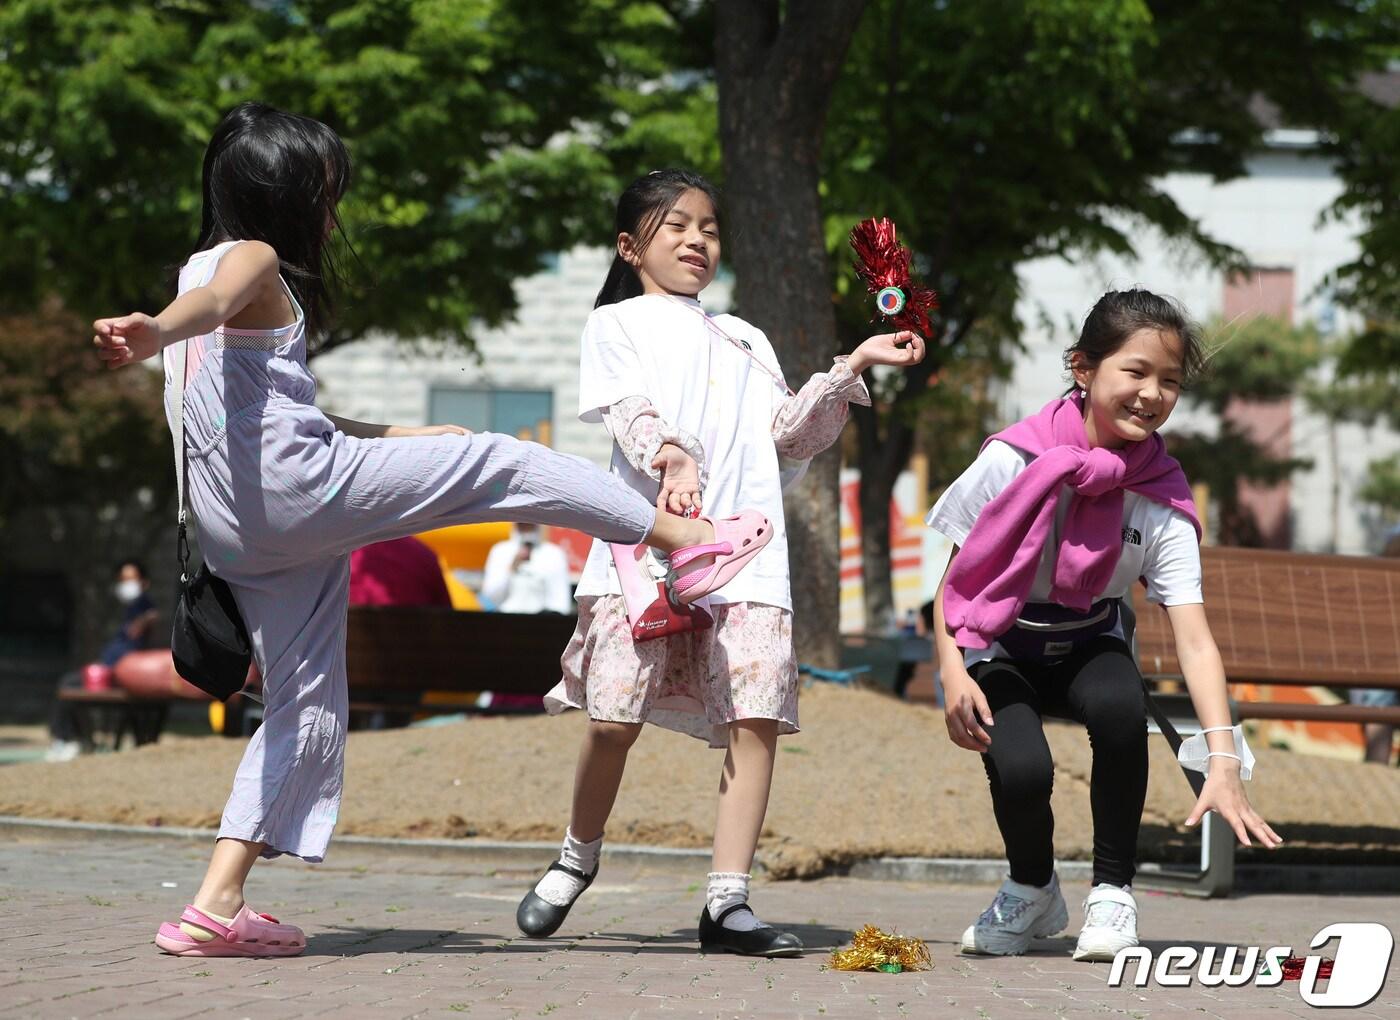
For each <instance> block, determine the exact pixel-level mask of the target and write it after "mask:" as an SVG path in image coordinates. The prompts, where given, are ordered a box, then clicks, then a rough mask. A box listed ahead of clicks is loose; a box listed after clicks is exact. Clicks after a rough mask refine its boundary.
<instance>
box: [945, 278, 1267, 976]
mask: <svg viewBox="0 0 1400 1020" xmlns="http://www.w3.org/2000/svg"><path fill="white" fill-rule="evenodd" d="M1065 361H1066V365H1067V366H1068V368H1069V370H1070V372H1071V374H1072V376H1073V379H1074V383H1075V389H1074V390H1073V391H1072V394H1071V395H1070V396H1066V397H1064V398H1061V399H1058V400H1054V401H1051V403H1050V404H1048V405H1046V407H1045V408H1044V409H1043V410H1042V411H1040V412H1039V413H1038V414H1036V415H1033V416H1031V417H1030V418H1027V419H1025V420H1024V421H1022V422H1019V423H1018V424H1016V425H1013V426H1012V427H1011V428H1009V429H1006V430H1005V431H1003V432H1000V433H998V434H997V435H995V436H993V437H992V438H991V439H989V440H988V441H987V443H986V444H985V445H984V446H983V448H982V453H981V454H980V455H979V456H978V458H977V460H976V461H975V462H974V463H973V464H972V466H971V467H970V468H968V469H967V471H965V472H964V473H963V474H962V476H961V477H959V478H958V480H957V481H955V482H954V483H953V484H952V485H951V486H950V487H949V488H948V490H947V491H946V492H945V493H944V494H943V497H942V498H941V499H939V501H938V503H937V505H935V506H934V508H933V510H932V511H931V512H930V514H929V517H928V524H929V526H930V527H932V528H934V529H936V530H937V531H939V532H941V533H942V534H944V535H946V536H947V537H948V538H949V539H951V540H952V541H953V543H954V545H955V548H954V553H953V559H952V560H951V561H950V562H949V566H948V570H947V573H946V574H945V575H944V580H943V584H942V586H941V587H940V589H939V594H938V599H937V603H936V605H935V619H938V620H942V621H944V626H941V627H937V628H935V641H936V643H937V646H938V657H939V664H940V668H941V671H942V679H943V691H944V697H945V705H946V709H945V712H946V721H947V725H948V735H949V737H950V739H952V741H953V742H954V743H955V744H957V745H958V746H959V747H965V748H967V749H969V750H973V751H978V752H980V753H981V754H982V756H983V762H984V764H985V766H986V770H987V777H988V779H989V780H990V782H991V792H992V807H993V810H994V812H995V814H996V819H997V825H998V827H999V828H1000V830H1001V834H1002V838H1003V840H1004V841H1005V843H1006V855H1007V859H1008V861H1009V862H1010V865H1011V868H1010V871H1011V874H1010V877H1009V878H1008V879H1007V880H1006V882H1005V883H1003V885H1002V887H1001V889H1000V890H999V891H998V893H997V895H996V898H995V900H994V901H993V902H992V905H991V906H990V907H988V908H987V910H986V911H984V912H983V914H982V915H981V916H980V917H979V918H978V919H977V921H976V922H975V923H974V924H973V925H972V926H971V927H969V928H968V929H967V931H966V932H965V933H964V934H963V938H962V948H963V950H964V951H965V952H970V953H988V954H993V955H1012V954H1019V953H1022V952H1025V950H1026V949H1027V948H1028V947H1029V945H1030V943H1031V940H1032V939H1033V938H1036V937H1043V936H1048V935H1053V934H1055V933H1057V932H1059V931H1061V930H1063V929H1064V928H1065V926H1066V925H1067V924H1068V923H1069V914H1068V910H1067V908H1066V906H1065V902H1064V897H1063V896H1062V895H1061V893H1060V887H1059V882H1058V880H1057V879H1056V877H1055V870H1054V846H1053V842H1052V837H1053V834H1054V818H1053V816H1052V814H1051V811H1050V789H1051V785H1052V782H1053V779H1054V766H1053V762H1052V761H1051V757H1050V748H1049V745H1048V744H1047V743H1046V740H1045V734H1044V732H1043V730H1042V727H1041V718H1042V716H1043V715H1056V716H1062V717H1066V718H1069V719H1073V720H1075V721H1077V722H1081V723H1083V724H1084V725H1085V726H1086V728H1087V729H1088V731H1089V741H1090V744H1091V746H1092V748H1093V755H1094V764H1093V772H1092V775H1091V777H1090V781H1089V796H1090V801H1091V805H1092V811H1093V819H1094V879H1093V881H1094V886H1093V889H1092V890H1091V891H1090V893H1089V897H1088V899H1087V900H1086V901H1085V905H1084V907H1085V920H1084V928H1083V930H1082V931H1081V933H1080V936H1079V941H1078V944H1077V946H1076V948H1075V953H1074V958H1075V959H1077V960H1111V959H1113V957H1114V955H1115V954H1116V953H1117V952H1118V951H1119V950H1121V949H1124V948H1126V947H1128V946H1134V945H1137V943H1138V938H1137V904H1136V902H1135V901H1134V899H1133V896H1132V891H1131V884H1132V880H1133V876H1134V867H1135V860H1136V856H1137V837H1138V828H1139V826H1140V824H1141V821H1142V808H1143V801H1144V798H1145V797H1146V793H1147V725H1146V703H1145V701H1144V687H1143V683H1142V678H1141V674H1140V673H1139V672H1138V669H1137V666H1136V664H1135V663H1134V660H1133V656H1132V652H1131V651H1130V650H1129V648H1128V646H1127V644H1126V643H1125V641H1124V637H1125V635H1124V628H1123V624H1122V622H1121V621H1120V619H1119V611H1120V603H1119V600H1120V599H1126V598H1127V597H1128V595H1129V591H1130V589H1131V587H1132V585H1133V583H1134V582H1135V581H1137V580H1138V579H1139V578H1140V579H1142V581H1143V582H1144V583H1145V584H1146V586H1147V598H1148V600H1149V601H1151V602H1155V603H1158V604H1159V605H1162V606H1164V607H1165V609H1166V612H1167V616H1168V619H1169V620H1170V622H1171V627H1172V632H1173V634H1174V636H1175V640H1176V648H1177V656H1178V658H1179V660H1180V662H1181V667H1182V671H1183V673H1184V675H1185V679H1186V685H1187V688H1188V689H1189V690H1190V693H1191V700H1192V703H1193V704H1194V706H1195V708H1196V713H1197V715H1198V717H1199V719H1200V721H1201V725H1202V727H1203V728H1205V731H1206V733H1205V737H1206V742H1207V744H1208V746H1209V749H1210V750H1209V757H1208V759H1207V761H1208V774H1207V778H1206V780H1205V785H1204V788H1203V789H1202V792H1201V794H1200V797H1199V799H1198V800H1197V803H1196V806H1195V809H1194V810H1193V811H1192V812H1191V815H1190V817H1189V818H1188V819H1187V824H1188V825H1194V824H1195V823H1196V822H1197V821H1199V820H1200V818H1201V816H1202V815H1204V814H1205V812H1206V811H1207V810H1214V811H1217V812H1219V813H1220V815H1221V817H1222V818H1223V819H1224V820H1225V821H1226V822H1227V823H1228V824H1230V825H1231V826H1232V827H1233V828H1234V830H1235V832H1236V834H1237V835H1238V836H1239V839H1240V841H1241V842H1242V843H1245V844H1246V845H1247V844H1248V843H1249V834H1250V833H1253V835H1254V836H1255V837H1256V838H1257V839H1258V840H1259V841H1260V842H1261V843H1262V844H1263V845H1264V846H1266V847H1269V848H1272V847H1275V846H1277V845H1278V844H1279V843H1280V842H1281V841H1280V840H1279V838H1278V836H1277V834H1276V833H1275V832H1274V831H1273V829H1271V828H1270V827H1269V826H1268V824H1267V823H1265V822H1264V820H1263V819H1262V818H1260V817H1259V815H1258V814H1256V813H1255V811H1254V809H1253V808H1251V807H1250V805H1249V800H1248V798H1247V797H1246V796H1245V793H1244V788H1243V786H1242V785H1241V782H1240V780H1241V770H1242V766H1243V765H1244V762H1243V761H1241V756H1242V755H1243V757H1245V758H1248V755H1247V754H1244V750H1243V737H1242V736H1237V735H1232V733H1231V732H1230V731H1231V726H1230V711H1229V707H1228V703H1227V700H1226V690H1225V674H1224V670H1223V669H1222V667H1221V663H1220V653H1219V652H1218V651H1217V649H1216V647H1215V641H1214V639H1213V638H1212V637H1211V633H1210V628H1209V626H1208V625H1207V623H1206V615H1205V608H1204V606H1203V605H1202V598H1201V558H1200V550H1199V548H1198V535H1199V524H1198V523H1197V520H1196V514H1195V507H1194V504H1193V503H1192V500H1191V492H1190V487H1189V486H1188V485H1187V483H1186V478H1185V476H1184V475H1183V474H1182V472H1181V467H1180V465H1179V464H1177V462H1176V461H1175V460H1173V459H1172V458H1171V457H1168V456H1167V454H1166V451H1165V446H1164V444H1163V442H1162V439H1161V437H1160V436H1159V435H1158V434H1157V430H1158V429H1159V428H1160V427H1161V426H1162V424H1163V423H1164V422H1165V421H1166V420H1167V417H1168V416H1169V415H1170V414H1171V412H1172V409H1173V408H1174V407H1175V406H1176V401H1177V397H1178V396H1179V395H1180V392H1181V386H1182V383H1183V382H1184V381H1185V379H1186V378H1187V377H1188V376H1189V375H1190V374H1191V373H1192V371H1194V370H1195V369H1197V368H1199V366H1200V363H1201V354H1200V339H1199V332H1198V329H1197V327H1196V326H1195V325H1194V324H1193V323H1192V322H1190V320H1189V319H1188V318H1187V316H1186V314H1185V313H1184V311H1183V310H1182V309H1181V308H1179V307H1178V306H1177V305H1175V304H1174V303H1173V302H1171V301H1168V300H1166V299H1164V298H1161V297H1158V296H1157V295H1155V294H1151V293H1149V292H1147V291H1145V290H1131V291H1122V292H1112V293H1109V294H1106V295H1104V297H1103V298H1101V299H1100V300H1099V302H1098V303H1097V304H1096V305H1095V306H1094V308H1093V310H1092V311H1091V312H1090V313H1089V316H1088V318H1087V319H1086V321H1085V323H1084V329H1083V331H1082V332H1081V334H1080V337H1079V340H1078V341H1077V342H1076V343H1075V344H1074V345H1073V346H1072V347H1071V348H1070V349H1069V351H1068V352H1067V353H1066V358H1065ZM1237 739H1238V740H1239V741H1240V744H1239V746H1238V747H1237V745H1236V740H1237ZM1244 778H1248V773H1247V772H1246V773H1245V774H1244Z"/></svg>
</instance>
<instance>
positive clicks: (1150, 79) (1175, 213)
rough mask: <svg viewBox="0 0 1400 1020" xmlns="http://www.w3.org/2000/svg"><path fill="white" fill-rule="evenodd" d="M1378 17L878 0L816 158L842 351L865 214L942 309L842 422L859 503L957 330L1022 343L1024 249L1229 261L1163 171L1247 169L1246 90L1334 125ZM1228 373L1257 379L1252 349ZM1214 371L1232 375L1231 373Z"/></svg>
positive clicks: (1112, 2)
mask: <svg viewBox="0 0 1400 1020" xmlns="http://www.w3.org/2000/svg"><path fill="white" fill-rule="evenodd" d="M1386 17H1388V16H1381V15H1380V14H1378V12H1377V7H1376V5H1375V4H1372V3H1370V2H1365V0H1355V2H1346V0H1340V2H1339V0H1301V2H1299V3H1296V4H1289V5H1288V11H1287V14H1286V16H1282V17H1281V16H1280V15H1279V9H1278V7H1277V5H1273V4H1267V3H1262V2H1243V3H1240V2H1228V3H1227V2H1220V0H1035V2H1029V3H1026V2H1019V0H1017V2H1013V0H988V2H984V3H977V4H935V3H918V2H913V0H872V2H871V3H870V5H869V9H868V10H867V12H866V16H865V19H864V20H863V21H862V23H861V26H860V29H859V31H858V32H857V33H856V36H855V39H854V41H853V43H852V46H851V50H850V53H849V55H848V57H847V64H846V71H845V73H844V74H843V76H842V79H841V81H840V83H839V85H838V88H837V91H836V94H835V97H834V98H833V102H832V108H831V112H830V116H829V130H828V133H827V142H826V149H825V162H824V167H823V181H824V187H825V195H826V203H825V209H826V212H827V218H828V219H827V222H828V229H827V241H828V245H829V246H830V248H831V250H832V252H833V256H834V257H833V264H834V267H835V269H836V277H835V287H834V289H835V291H836V293H837V294H838V295H839V300H840V302H841V310H840V318H841V329H842V342H843V344H844V345H846V346H849V345H850V344H851V343H853V342H855V341H856V339H857V338H858V337H859V336H861V335H863V332H864V331H865V330H866V329H867V328H868V322H869V318H870V309H871V304H870V300H869V298H868V297H867V296H866V295H865V294H864V293H863V292H858V291H859V288H858V287H856V286H855V283H854V280H853V277H852V274H851V273H850V271H849V269H848V268H847V267H848V264H849V257H848V250H847V249H845V247H844V244H845V233H846V231H848V230H849V229H850V226H851V225H852V224H854V223H855V222H856V221H858V220H859V219H861V218H863V217H865V216H869V215H888V216H890V217H892V218H894V219H895V220H896V222H898V223H899V226H900V230H901V236H902V237H903V238H904V239H905V240H906V243H908V244H909V245H910V246H911V247H912V248H913V249H914V250H915V252H916V256H917V258H916V265H917V266H918V268H919V269H920V270H921V271H922V273H923V276H924V278H925V279H926V280H927V281H928V282H929V283H930V284H931V285H932V286H934V287H935V288H936V289H937V290H938V291H939V292H940V294H941V297H942V302H943V308H942V311H941V314H940V316H939V318H938V320H937V323H936V329H935V331H936V334H937V335H936V336H935V337H934V338H933V343H932V344H931V347H930V356H929V358H928V359H927V360H926V361H925V363H924V364H922V365H920V366H918V367H915V368H912V369H909V370H907V371H906V372H905V378H904V380H903V382H902V384H897V385H895V386H893V387H891V388H890V392H889V398H890V399H889V400H888V401H886V402H885V403H884V405H883V407H882V408H876V409H875V410H873V411H863V410H862V411H857V412H856V413H855V418H856V421H857V424H858V427H859V430H860V440H859V450H860V466H861V471H862V485H863V487H874V491H872V492H870V493H868V494H863V496H862V504H863V505H868V506H870V507H872V508H873V507H876V506H881V505H886V504H887V503H888V499H889V492H890V490H891V488H892V486H893V484H894V480H895V477H896V476H897V474H898V472H899V471H900V470H901V469H902V468H903V467H904V465H905V463H906V461H907V458H908V455H909V452H910V450H912V449H913V447H914V436H913V427H912V423H913V422H914V421H927V419H925V418H921V417H920V416H918V415H916V414H911V413H910V412H909V406H910V405H918V404H921V403H925V402H928V401H929V400H931V399H935V398H934V397H933V396H932V394H933V393H934V392H935V391H934V390H930V388H929V387H928V380H929V379H930V378H932V377H933V376H934V374H935V373H938V372H940V371H941V370H942V369H943V367H944V366H945V365H946V364H948V363H949V362H950V361H956V360H958V359H962V358H965V357H969V356H976V355H974V353H973V351H972V350H971V349H970V348H969V347H968V344H967V340H968V338H969V337H971V336H972V335H974V333H980V334H981V349H982V350H984V351H985V350H986V349H987V347H988V345H989V344H990V345H993V346H995V347H996V348H997V349H998V350H1000V351H1002V352H1010V351H1013V350H1014V348H1015V345H1016V342H1017V340H1018V338H1019V336H1020V332H1021V328H1022V323H1021V322H1020V321H1018V319H1017V318H1016V315H1015V309H1016V305H1017V301H1018V299H1019V298H1020V297H1021V293H1022V291H1021V284H1020V280H1019V278H1018V276H1017V268H1018V266H1019V265H1021V264H1022V263H1023V262H1025V261H1027V260H1029V259H1033V258H1038V257H1044V256H1061V257H1064V258H1067V259H1071V260H1073V259H1078V258H1083V257H1088V256H1091V255H1093V254H1094V253H1097V252H1108V253H1112V254H1115V255H1120V256H1131V255H1132V253H1133V252H1134V250H1135V243H1136V241H1137V238H1138V236H1139V235H1140V234H1141V233H1143V232H1144V231H1149V230H1150V231H1153V232H1156V233H1158V234H1160V235H1165V236H1167V237H1169V238H1172V239H1175V240H1176V242H1177V243H1178V244H1179V245H1180V246H1181V247H1182V248H1185V249H1192V250H1194V251H1196V252H1197V253H1198V254H1199V255H1201V256H1204V257H1205V258H1207V259H1209V260H1211V261H1212V262H1214V263H1215V264H1216V265H1218V266H1220V267H1221V268H1226V267H1229V266H1231V265H1233V264H1235V263H1236V262H1237V260H1238V258H1239V256H1238V254H1237V253H1235V252H1233V251H1231V250H1230V249H1229V248H1227V247H1226V246H1224V245H1222V244H1220V243H1218V242H1217V241H1216V240H1215V239H1213V238H1210V237H1208V236H1206V235H1205V234H1204V233H1203V232H1202V230H1201V228H1200V226H1199V224H1197V223H1196V222H1195V221H1194V220H1193V219H1191V218H1190V217H1189V216H1188V215H1187V214H1186V213H1185V212H1184V211H1183V210H1182V209H1181V208H1179V207H1178V206H1177V205H1176V203H1175V202H1174V201H1173V200H1172V198H1171V197H1170V195H1168V194H1167V193H1166V192H1165V191H1164V190H1163V188H1162V183H1161V182H1162V178H1163V176H1164V175H1166V174H1167V173H1170V172H1177V171H1185V172H1199V173H1205V174H1209V175H1212V176H1214V177H1215V178H1217V179H1222V180H1223V179H1228V178H1230V177H1234V176H1237V175H1239V174H1241V173H1243V172H1244V169H1245V160H1246V159H1247V158H1248V156H1249V155H1250V154H1252V153H1253V152H1254V151H1256V150H1257V147H1258V146H1259V144H1260V141H1261V136H1262V128H1261V124H1260V122H1259V120H1258V119H1257V118H1256V112H1257V110H1258V105H1259V104H1258V103H1257V102H1253V101H1252V100H1255V99H1256V98H1262V99H1266V100H1267V101H1268V102H1270V103H1271V104H1272V105H1273V107H1275V108H1276V110H1278V111H1281V114H1280V115H1281V116H1282V117H1283V118H1284V119H1285V120H1286V121H1287V122H1288V123H1290V124H1300V125H1315V126H1319V127H1323V128H1326V127H1328V126H1331V125H1335V124H1337V123H1338V122H1339V120H1340V119H1341V117H1342V112H1341V110H1342V108H1343V103H1345V102H1350V101H1352V99H1353V98H1354V97H1355V95H1356V94H1357V91H1356V82H1357V78H1358V76H1359V75H1360V74H1361V73H1362V72H1363V71H1364V70H1366V69H1367V68H1371V67H1375V66H1378V65H1377V61H1378V55H1377V51H1376V40H1377V39H1378V38H1383V37H1384V34H1385V32H1386V31H1388V25H1389V22H1388V21H1387V20H1386ZM1393 152H1394V149H1392V154H1391V156H1390V157H1389V158H1390V159H1391V160H1392V161H1393V158H1394V157H1393ZM1381 162H1382V163H1384V164H1385V165H1386V166H1389V163H1388V162H1386V161H1385V160H1382V161H1381ZM1245 346H1247V344H1246V345H1244V346H1241V347H1240V348H1239V349H1241V350H1243V349H1244V347H1245ZM1278 353H1279V354H1280V356H1282V355H1283V354H1285V353H1286V352H1284V351H1280V352H1278ZM1003 356H1005V354H1003ZM1227 358H1228V355H1227ZM1226 364H1228V365H1229V367H1230V368H1231V369H1232V370H1233V369H1240V370H1241V371H1245V372H1247V373H1248V372H1251V371H1253V366H1251V365H1250V364H1249V363H1248V361H1247V359H1238V360H1234V359H1230V360H1228V361H1227V362H1224V363H1222V368H1223V367H1224V366H1225V365H1226ZM1257 367H1258V368H1259V369H1260V370H1261V371H1264V370H1267V368H1268V367H1269V366H1257ZM1216 378H1217V379H1219V380H1221V383H1220V385H1221V386H1224V387H1225V388H1229V386H1231V385H1234V383H1233V382H1232V381H1231V380H1232V378H1233V377H1232V376H1231V374H1230V373H1229V372H1225V371H1221V372H1219V373H1217V375H1216ZM1255 381H1257V380H1250V379H1248V378H1246V379H1243V380H1241V382H1240V384H1239V385H1241V386H1242V387H1243V388H1244V389H1246V390H1247V389H1251V388H1253V387H1254V382H1255ZM988 424H991V423H990V422H989V423H988ZM929 427H930V432H929V435H930V436H931V437H933V436H937V434H938V430H937V426H936V425H933V424H930V426H929ZM1239 438H1241V439H1243V437H1239ZM1222 441H1224V440H1222ZM864 526H865V528H866V529H867V534H866V535H865V536H864V540H865V552H866V556H865V569H866V584H865V590H866V602H867V619H868V620H872V621H875V625H876V626H878V625H879V621H881V620H882V619H884V620H888V619H889V615H890V609H889V582H888V570H887V567H886V563H887V557H883V556H881V555H880V550H881V549H882V548H885V547H887V539H886V538H885V537H884V536H883V535H882V534H879V533H878V532H879V531H883V529H884V527H885V523H884V519H883V515H879V514H873V515H867V519H866V520H865V521H864ZM870 529H876V532H877V533H872V532H871V530H870ZM872 572H873V574H874V576H872Z"/></svg>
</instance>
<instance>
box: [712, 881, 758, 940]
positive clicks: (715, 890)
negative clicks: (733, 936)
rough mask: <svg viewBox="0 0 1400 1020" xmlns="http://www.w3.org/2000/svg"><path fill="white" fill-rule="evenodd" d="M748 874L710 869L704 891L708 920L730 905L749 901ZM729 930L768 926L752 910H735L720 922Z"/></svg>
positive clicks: (717, 915)
mask: <svg viewBox="0 0 1400 1020" xmlns="http://www.w3.org/2000/svg"><path fill="white" fill-rule="evenodd" d="M749 878H750V876H749V875H746V874H744V873H743V872H741V871H712V872H710V874H709V880H710V881H709V888H708V889H707V890H706V892H705V905H706V907H707V908H708V909H709V911H710V920H715V919H716V918H718V917H719V915H720V914H722V913H724V912H725V911H726V910H728V909H729V908H730V907H732V906H735V905H737V904H739V903H748V901H749ZM721 923H722V924H723V925H724V927H726V928H728V929H729V930H730V931H753V930H754V929H755V928H766V927H768V926H767V925H766V924H764V923H763V922H762V921H760V920H759V919H758V917H757V916H755V915H754V913H753V911H752V910H736V911H734V913H732V914H730V915H729V916H728V917H726V918H725V919H724V920H723V921H722V922H721Z"/></svg>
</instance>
